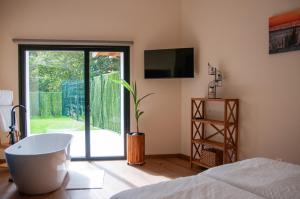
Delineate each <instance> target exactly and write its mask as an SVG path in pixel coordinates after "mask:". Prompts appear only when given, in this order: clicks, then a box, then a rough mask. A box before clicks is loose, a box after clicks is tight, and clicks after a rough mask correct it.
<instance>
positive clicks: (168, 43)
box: [0, 0, 180, 154]
mask: <svg viewBox="0 0 300 199" xmlns="http://www.w3.org/2000/svg"><path fill="white" fill-rule="evenodd" d="M179 6H180V4H179V1H174V0H164V1H161V0H151V1H148V0H126V1H123V0H63V1H62V0H47V1H46V0H26V1H18V0H1V1H0V89H12V90H13V91H14V94H15V103H18V51H17V45H16V44H14V43H12V41H11V39H12V38H41V39H79V40H82V39H84V40H97V39H98V40H133V41H134V45H133V46H132V48H131V68H130V70H131V79H132V80H137V83H138V86H139V88H140V94H141V95H142V94H146V93H148V92H155V93H156V94H155V95H153V96H151V97H149V98H148V99H146V100H145V101H144V102H143V104H142V108H143V109H144V111H145V114H144V115H143V117H142V118H141V129H142V130H143V131H145V133H146V153H147V154H157V153H159V154H161V153H179V151H180V140H179V139H180V80H145V79H144V78H143V67H144V63H143V53H144V49H151V48H160V47H163V48H166V47H176V46H177V45H178V43H179V39H180V32H179V30H180V27H179V26H180V18H179V17H180V16H179V15H178V13H179V9H180V7H179ZM132 115H133V114H132ZM131 119H132V120H131V121H132V122H131V126H132V130H135V125H134V124H135V123H134V120H133V118H131ZM146 121H147V122H146ZM162 121H163V122H162ZM170 143H171V144H170Z"/></svg>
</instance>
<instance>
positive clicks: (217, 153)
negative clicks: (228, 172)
mask: <svg viewBox="0 0 300 199" xmlns="http://www.w3.org/2000/svg"><path fill="white" fill-rule="evenodd" d="M200 162H202V163H204V164H206V165H207V166H209V167H214V166H219V165H221V164H223V151H222V150H220V149H216V148H206V149H203V150H202V153H201V156H200Z"/></svg>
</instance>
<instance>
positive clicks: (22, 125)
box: [18, 44, 130, 161]
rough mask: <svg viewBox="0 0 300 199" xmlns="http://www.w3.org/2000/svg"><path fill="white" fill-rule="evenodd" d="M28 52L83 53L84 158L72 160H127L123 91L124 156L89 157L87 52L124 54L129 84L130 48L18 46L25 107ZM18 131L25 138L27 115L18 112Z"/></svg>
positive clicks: (126, 96)
mask: <svg viewBox="0 0 300 199" xmlns="http://www.w3.org/2000/svg"><path fill="white" fill-rule="evenodd" d="M28 50H37V51H38V50H40V51H42V50H45V51H47V50H57V51H59V50H61V51H83V52H84V85H85V157H84V158H82V157H78V158H77V157H76V158H72V160H75V161H85V160H122V159H126V158H127V147H126V145H127V140H126V135H127V133H129V132H130V98H129V97H130V94H129V92H128V91H127V90H126V89H124V92H123V98H124V117H123V118H124V156H107V157H91V153H90V146H91V142H90V84H89V77H90V72H89V62H90V61H89V52H104V51H105V52H106V51H109V52H123V53H124V68H123V71H124V72H123V73H124V74H123V75H124V80H126V81H127V82H130V47H129V46H106V45H105V46H104V45H94V46H91V45H48V44H47V45H39V44H19V45H18V53H19V55H18V56H19V102H20V104H22V105H25V106H26V100H27V99H26V92H27V91H26V76H27V74H26V65H25V64H26V54H25V52H26V51H28ZM19 121H20V130H21V132H22V138H24V137H27V114H26V113H24V112H20V119H19Z"/></svg>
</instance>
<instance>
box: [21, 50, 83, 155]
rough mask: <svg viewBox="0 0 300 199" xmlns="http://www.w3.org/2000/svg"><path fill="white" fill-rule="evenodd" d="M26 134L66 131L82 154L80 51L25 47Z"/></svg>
mask: <svg viewBox="0 0 300 199" xmlns="http://www.w3.org/2000/svg"><path fill="white" fill-rule="evenodd" d="M25 55H26V58H25V63H26V74H27V77H26V91H27V93H26V99H29V100H26V103H27V107H29V108H28V109H29V111H28V113H27V114H28V115H27V118H30V119H27V134H28V135H29V136H30V135H36V134H44V133H70V134H73V135H74V139H73V142H72V145H71V156H72V157H85V156H86V152H85V151H86V150H85V92H84V88H85V87H84V51H59V50H57V51H56V50H26V52H25Z"/></svg>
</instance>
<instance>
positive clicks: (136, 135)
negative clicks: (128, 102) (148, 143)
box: [112, 79, 154, 165]
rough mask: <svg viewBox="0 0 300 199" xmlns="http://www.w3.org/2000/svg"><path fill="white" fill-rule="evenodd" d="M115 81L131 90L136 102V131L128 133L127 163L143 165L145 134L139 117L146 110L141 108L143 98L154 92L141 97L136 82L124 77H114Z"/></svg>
mask: <svg viewBox="0 0 300 199" xmlns="http://www.w3.org/2000/svg"><path fill="white" fill-rule="evenodd" d="M112 80H113V81H114V82H116V83H119V84H121V85H122V86H124V88H125V89H127V90H128V91H129V93H130V94H131V96H132V98H133V102H134V113H135V121H136V132H129V133H128V134H127V164H129V165H143V164H144V163H145V160H144V156H145V134H144V133H143V132H140V129H139V119H140V117H141V115H142V114H144V111H142V110H140V108H139V106H140V103H141V101H142V100H143V99H145V98H146V97H148V96H149V95H152V94H154V93H149V94H147V95H144V96H143V97H141V98H139V97H138V94H137V86H136V82H134V84H129V83H128V82H127V81H125V80H123V79H119V80H116V79H112Z"/></svg>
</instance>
